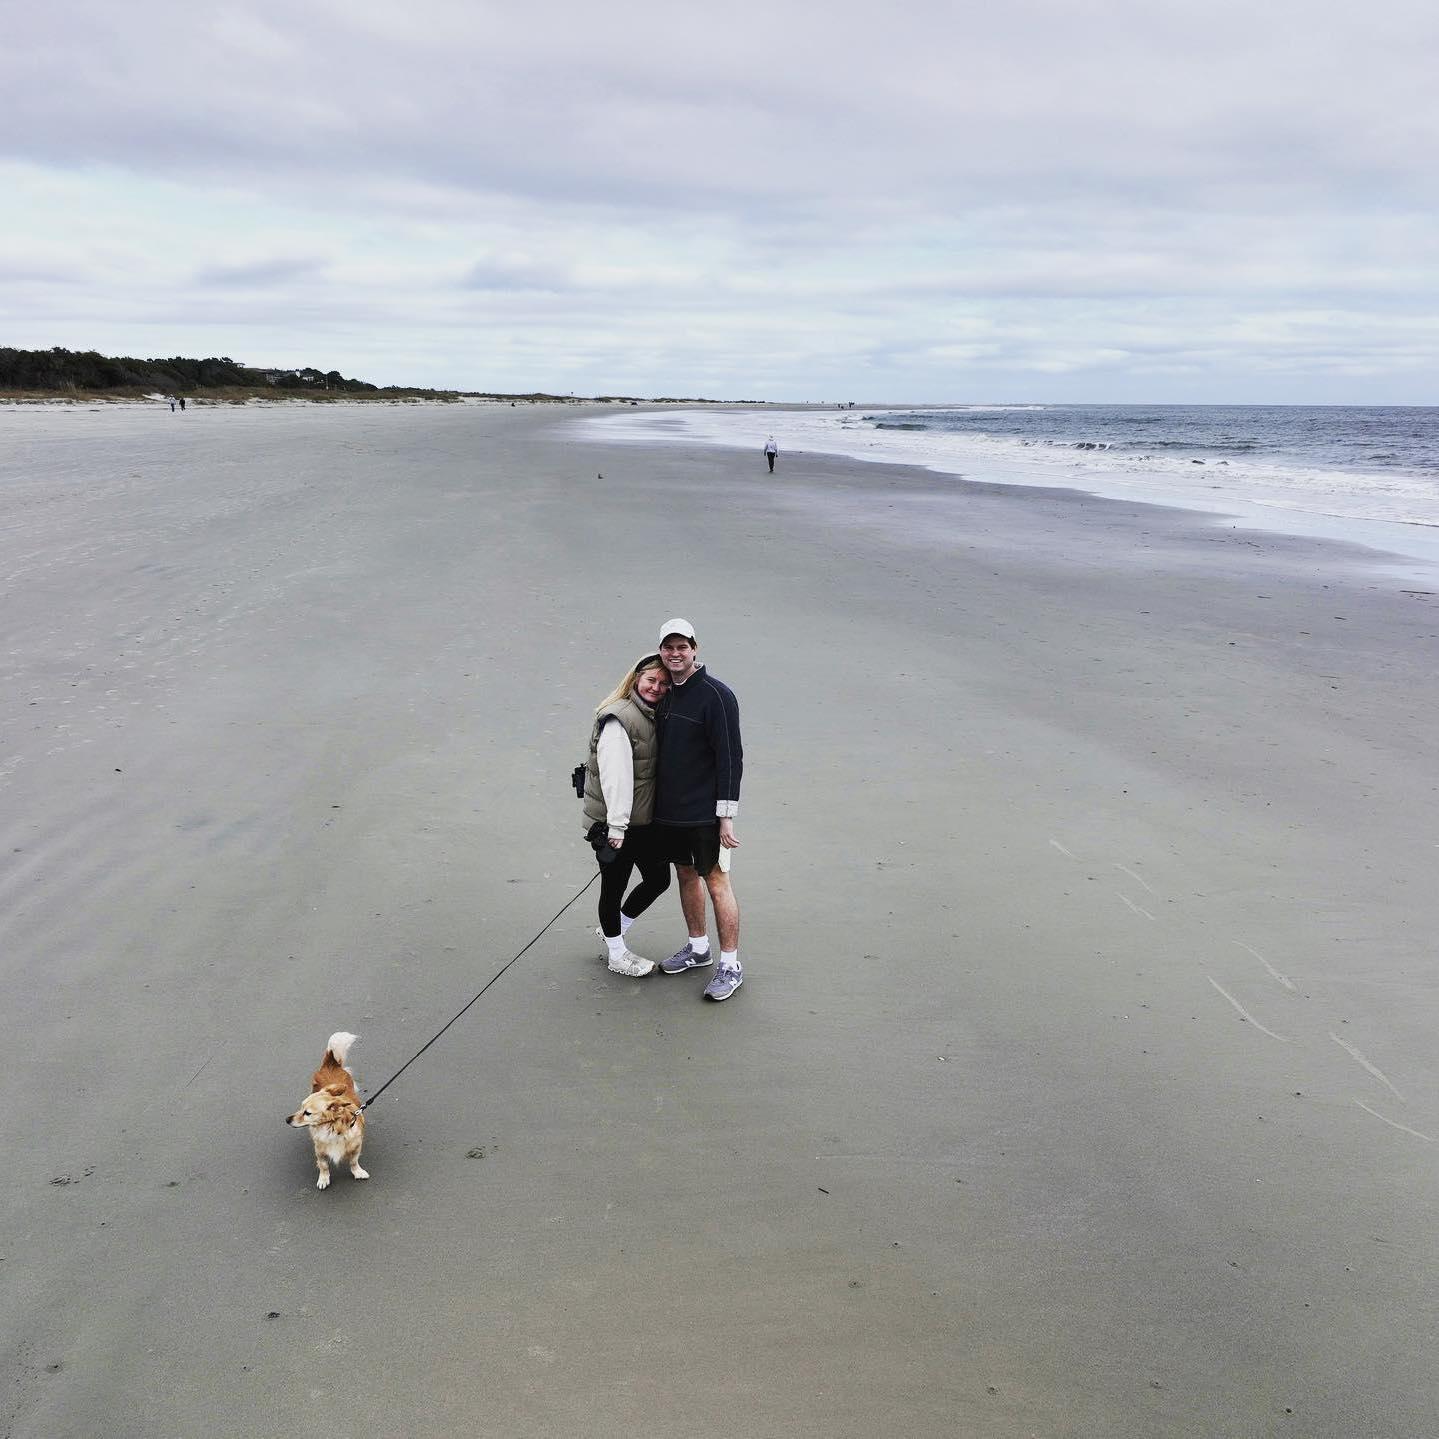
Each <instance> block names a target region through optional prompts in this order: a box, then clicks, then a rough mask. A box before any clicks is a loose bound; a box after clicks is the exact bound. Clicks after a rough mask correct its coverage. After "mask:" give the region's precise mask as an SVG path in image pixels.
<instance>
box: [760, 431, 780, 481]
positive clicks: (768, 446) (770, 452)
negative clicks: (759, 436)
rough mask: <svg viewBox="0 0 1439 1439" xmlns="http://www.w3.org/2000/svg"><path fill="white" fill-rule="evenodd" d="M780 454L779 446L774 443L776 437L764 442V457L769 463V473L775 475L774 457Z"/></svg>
mask: <svg viewBox="0 0 1439 1439" xmlns="http://www.w3.org/2000/svg"><path fill="white" fill-rule="evenodd" d="M777 454H779V446H778V445H777V444H775V442H774V436H773V435H771V436H770V437H769V439H767V440H766V441H765V442H764V457H765V459H767V460H768V461H769V472H770V474H774V457H775V456H776V455H777Z"/></svg>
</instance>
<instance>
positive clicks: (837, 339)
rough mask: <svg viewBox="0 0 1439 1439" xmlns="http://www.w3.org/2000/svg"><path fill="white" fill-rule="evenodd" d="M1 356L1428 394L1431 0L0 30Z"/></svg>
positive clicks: (586, 13) (552, 378)
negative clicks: (68, 352)
mask: <svg viewBox="0 0 1439 1439" xmlns="http://www.w3.org/2000/svg"><path fill="white" fill-rule="evenodd" d="M4 34H5V39H4V44H3V45H0V93H3V94H4V96H5V101H4V114H5V117H6V123H5V124H4V125H3V126H0V220H2V221H3V223H0V344H7V345H15V346H19V347H22V348H48V347H49V346H51V345H63V346H65V347H67V348H70V349H98V350H100V351H102V352H104V353H109V354H129V355H139V356H153V355H172V354H185V355H228V356H230V357H232V358H234V359H236V360H239V361H241V362H242V363H246V364H254V365H267V366H269V365H273V366H299V365H314V366H316V367H318V368H320V369H322V370H331V369H339V370H341V371H343V372H344V373H345V374H346V375H353V376H358V377H360V378H363V379H368V380H371V381H374V382H376V383H381V384H414V385H432V386H437V387H449V388H461V389H478V390H503V391H512V392H525V391H530V390H547V391H551V392H555V393H560V394H567V393H574V394H633V395H645V396H659V395H673V396H695V395H704V396H708V397H712V398H725V399H771V400H824V401H833V402H844V401H849V400H853V401H856V402H858V403H865V402H869V403H877V402H880V401H895V402H927V403H937V402H945V401H951V402H1006V401H1008V402H1046V401H1048V402H1065V401H1069V402H1086V401H1087V402H1109V403H1122V402H1136V403H1155V402H1170V403H1185V402H1192V403H1206V402H1212V403H1314V404H1344V403H1357V404H1434V403H1439V224H1436V221H1439V165H1436V156H1439V85H1436V84H1435V81H1434V76H1435V74H1436V72H1439V7H1436V6H1434V5H1433V4H1432V0H1423V3H1419V0H1371V3H1367V4H1365V5H1356V4H1354V3H1352V0H1342V3H1341V0H1307V3H1304V4H1299V3H1295V0H1266V3H1264V4H1262V5H1256V4H1254V0H1202V3H1201V0H1084V3H1082V4H1081V3H1077V0H1006V3H1005V4H1003V5H984V6H981V5H962V4H958V3H943V4H941V3H930V0H901V3H899V4H897V5H895V6H893V7H889V8H885V7H881V6H875V5H861V4H856V3H850V0H827V3H824V4H819V3H813V0H806V3H797V0H763V3H752V0H730V3H727V4H724V5H719V4H714V3H710V4H706V5H697V4H685V3H683V0H666V3H648V0H637V3H629V0H610V3H608V4H594V3H585V4H578V3H572V0H550V3H546V4H524V3H522V0H505V3H489V0H459V3H451V0H410V3H407V4H400V3H397V0H384V3H375V0H305V3H304V4H302V5H294V4H291V3H271V0H227V3H226V4H224V5H223V6H216V7H207V6H195V5H193V4H192V3H190V0H185V3H173V0H129V3H127V4H126V5H123V6H118V5H115V4H114V3H113V0H103V3H100V0H93V3H92V0H58V3H56V4H54V5H51V6H48V7H42V6H35V5H30V6H20V5H12V6H7V7H6V18H5V27H4Z"/></svg>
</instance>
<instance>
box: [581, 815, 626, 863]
mask: <svg viewBox="0 0 1439 1439" xmlns="http://www.w3.org/2000/svg"><path fill="white" fill-rule="evenodd" d="M585 838H586V839H587V840H588V841H589V843H590V848H591V849H592V850H594V852H595V858H596V859H597V860H599V862H600V863H601V864H613V863H614V862H615V860H617V859H618V858H619V857H620V852H619V850H617V849H616V848H615V847H614V846H613V845H612V844H611V843H610V831H609V827H608V826H607V825H606V824H605V822H604V820H602V819H597V820H596V821H595V822H594V823H593V824H592V825H591V826H590V827H589V828H588V829H587V830H586V831H585Z"/></svg>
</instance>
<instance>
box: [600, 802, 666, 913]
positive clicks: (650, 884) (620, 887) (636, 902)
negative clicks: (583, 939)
mask: <svg viewBox="0 0 1439 1439" xmlns="http://www.w3.org/2000/svg"><path fill="white" fill-rule="evenodd" d="M636 866H638V867H639V872H640V882H639V883H638V884H637V885H636V886H635V887H634V888H633V889H632V890H631V891H630V892H629V897H628V898H627V899H625V900H624V904H623V906H622V905H621V904H620V900H621V899H622V898H623V897H624V893H625V886H626V885H627V884H628V883H629V882H630V875H631V874H632V873H633V872H634V870H635V867H636ZM669 887H670V862H669V860H668V859H666V858H665V857H664V855H662V854H661V853H660V852H659V845H658V844H657V843H656V842H655V836H654V826H653V825H648V824H643V825H631V826H630V828H629V830H628V831H626V833H625V842H624V843H623V844H622V845H621V846H620V847H619V849H618V850H616V851H615V857H614V858H613V859H612V860H610V861H609V863H607V864H602V865H601V866H600V928H601V929H602V930H603V931H604V932H605V934H606V935H607V936H608V937H609V938H610V939H613V938H614V937H615V936H616V935H617V934H618V933H619V932H620V913H621V910H622V909H623V912H624V913H625V914H627V915H629V917H630V918H631V919H638V918H639V917H640V915H642V914H643V913H644V912H645V910H647V909H648V908H649V907H650V905H652V904H653V903H654V902H655V900H657V899H658V898H659V897H660V895H662V894H663V893H664V892H665V890H667V889H668V888H669Z"/></svg>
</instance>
